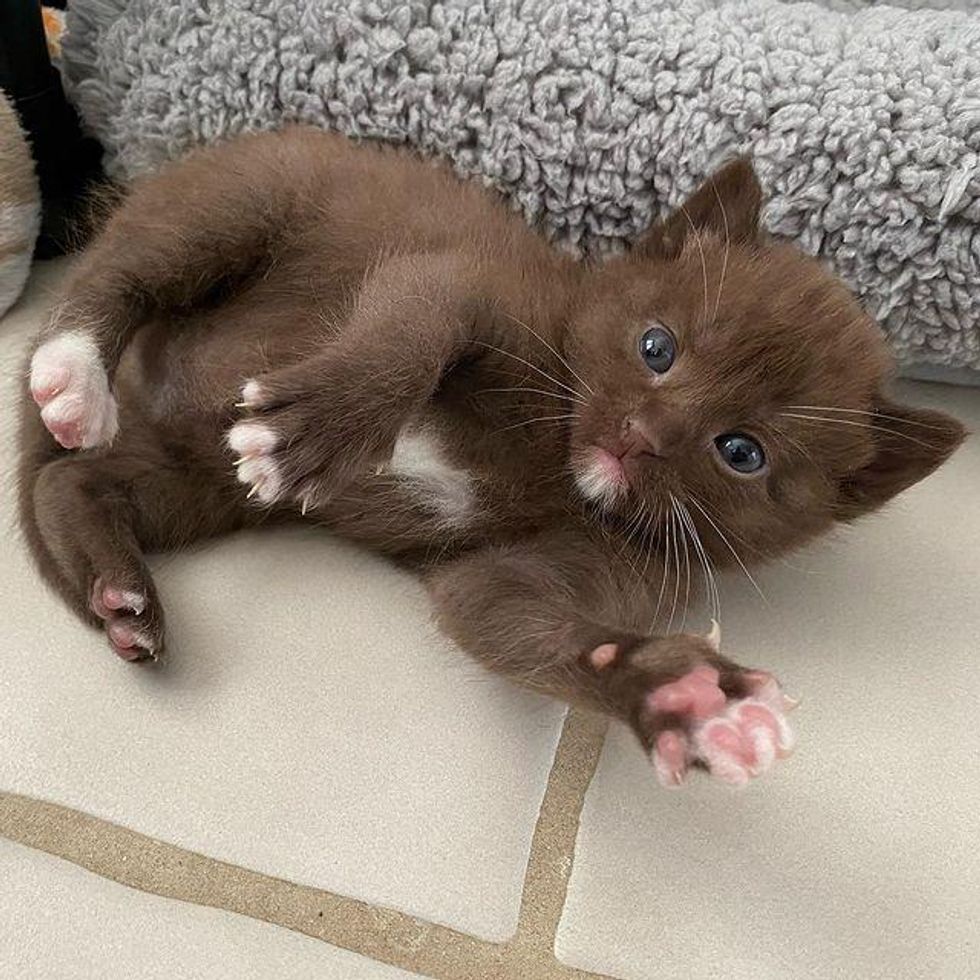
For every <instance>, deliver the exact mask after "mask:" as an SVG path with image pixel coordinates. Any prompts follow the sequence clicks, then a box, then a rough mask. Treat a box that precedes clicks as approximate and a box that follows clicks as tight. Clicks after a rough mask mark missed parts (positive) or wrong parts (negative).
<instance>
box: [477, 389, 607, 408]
mask: <svg viewBox="0 0 980 980" xmlns="http://www.w3.org/2000/svg"><path fill="white" fill-rule="evenodd" d="M508 391H528V392H530V393H531V394H533V395H548V396H549V397H550V398H563V399H564V400H565V401H567V402H575V403H577V404H579V405H588V402H587V401H586V400H585V399H584V398H582V397H581V396H573V395H563V394H561V393H560V392H557V391H546V390H545V389H544V388H525V387H524V386H523V385H515V386H514V387H511V388H480V389H478V390H477V391H474V392H473V394H474V395H483V394H488V393H491V392H492V393H503V392H508Z"/></svg>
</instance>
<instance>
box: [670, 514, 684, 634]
mask: <svg viewBox="0 0 980 980" xmlns="http://www.w3.org/2000/svg"><path fill="white" fill-rule="evenodd" d="M677 522H678V518H677V509H676V508H675V507H674V506H673V505H671V509H670V524H671V528H672V531H673V533H672V534H671V540H672V542H673V557H674V601H673V603H671V606H670V619H668V620H667V633H668V634H669V633H670V631H671V628H672V627H673V625H674V614H675V613H676V612H677V599H678V597H679V596H680V591H681V558H680V549H679V548H678V547H677Z"/></svg>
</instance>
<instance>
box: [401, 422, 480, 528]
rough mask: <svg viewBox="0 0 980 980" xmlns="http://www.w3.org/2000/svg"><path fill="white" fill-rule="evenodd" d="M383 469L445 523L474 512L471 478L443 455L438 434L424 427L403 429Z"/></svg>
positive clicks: (460, 521) (459, 521)
mask: <svg viewBox="0 0 980 980" xmlns="http://www.w3.org/2000/svg"><path fill="white" fill-rule="evenodd" d="M384 471H385V472H386V473H388V474H389V475H391V476H396V477H399V478H400V479H401V481H402V482H403V483H404V485H405V489H406V490H407V491H408V492H409V493H411V494H412V496H413V497H415V498H416V500H417V501H418V502H419V503H420V504H421V505H422V506H424V507H428V508H431V509H432V510H435V511H436V512H437V513H438V514H439V515H440V517H442V518H443V519H444V520H445V521H446V522H447V523H448V524H450V525H453V526H459V525H462V524H465V523H466V522H467V521H468V520H469V519H470V518H471V517H472V515H473V511H474V509H475V507H476V496H475V494H474V492H473V478H472V476H470V474H469V473H468V472H467V471H466V470H463V469H459V468H458V467H456V466H453V465H452V463H450V462H449V461H448V460H447V459H446V454H445V451H444V449H443V447H442V445H441V444H440V442H439V438H438V436H437V435H436V434H435V433H434V432H431V431H428V430H426V429H423V428H414V427H406V428H404V429H402V431H401V433H400V434H399V436H398V440H397V441H396V442H395V448H394V450H393V451H392V454H391V459H390V460H389V461H388V464H387V465H386V466H385V468H384Z"/></svg>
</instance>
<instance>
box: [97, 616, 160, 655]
mask: <svg viewBox="0 0 980 980" xmlns="http://www.w3.org/2000/svg"><path fill="white" fill-rule="evenodd" d="M106 635H107V636H108V637H109V645H110V646H111V647H112V649H113V652H114V653H115V654H116V655H117V656H119V657H122V659H123V660H146V659H148V658H152V657H153V643H152V641H151V640H149V639H148V638H147V637H145V636H144V635H143V634H142V633H140V632H139V631H138V630H134V629H133V628H132V627H130V626H127V625H126V624H125V623H118V622H113V623H109V625H108V626H107V627H106Z"/></svg>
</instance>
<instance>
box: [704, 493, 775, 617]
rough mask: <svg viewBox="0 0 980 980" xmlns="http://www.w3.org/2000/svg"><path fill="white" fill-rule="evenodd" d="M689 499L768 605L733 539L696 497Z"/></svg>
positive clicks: (764, 595)
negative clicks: (732, 541)
mask: <svg viewBox="0 0 980 980" xmlns="http://www.w3.org/2000/svg"><path fill="white" fill-rule="evenodd" d="M688 499H689V500H690V501H691V503H692V504H694V506H695V507H697V509H698V510H699V511H701V513H702V514H703V515H704V517H705V520H706V521H707V522H708V523H709V524H710V525H711V526H712V527H713V528H714V529H715V533H716V534H717V535H718V537H720V538H721V540H722V541H723V542H724V545H725V547H726V548H728V550H729V551H730V552H731V553H732V557H733V558H734V559H735V561H737V562H738V565H739V567H740V568H741V569H742V571H743V572H744V573H745V577H746V578H747V579H748V580H749V581H750V582H751V583H752V587H753V588H754V589H755V591H756V592H758V593H759V598H760V599H762V601H763V602H764V603H765V604H766V605H767V606H768V605H769V600H768V599H767V598H766V594H765V593H764V592H763V591H762V589H760V588H759V583H758V582H756V580H755V579H754V578H753V577H752V573H751V572H750V571H749V570H748V569H747V568H746V567H745V562H744V561H742V558H741V556H740V555H739V553H738V552H737V551H736V550H735V548H734V546H733V545H732V543H731V541H729V540H728V537H727V536H726V535H725V532H724V531H722V529H721V528H720V527H719V526H718V525H717V524H716V523H715V521H714V520H713V518H712V517H711V515H710V514H709V513H708V512H707V511H706V510H705V509H704V508H703V507H702V506H701V505H700V504H699V503H698V501H697V498H696V497H692V496H689V497H688Z"/></svg>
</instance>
